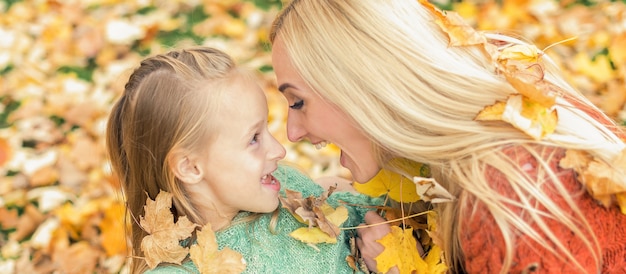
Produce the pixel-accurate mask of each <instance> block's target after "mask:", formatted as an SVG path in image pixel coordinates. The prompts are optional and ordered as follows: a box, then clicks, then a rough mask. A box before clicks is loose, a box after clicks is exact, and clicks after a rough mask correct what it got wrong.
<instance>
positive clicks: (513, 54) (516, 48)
mask: <svg viewBox="0 0 626 274" xmlns="http://www.w3.org/2000/svg"><path fill="white" fill-rule="evenodd" d="M541 55H542V54H541V52H540V51H539V49H538V48H537V47H536V46H534V45H513V46H510V47H506V48H504V49H502V51H501V52H500V54H499V55H498V61H500V62H506V61H508V60H516V61H520V62H527V63H529V64H532V63H537V62H538V61H539V58H541Z"/></svg>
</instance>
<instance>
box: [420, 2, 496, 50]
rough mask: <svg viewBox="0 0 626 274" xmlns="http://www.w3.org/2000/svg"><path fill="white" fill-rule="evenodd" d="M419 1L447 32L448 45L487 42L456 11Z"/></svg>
mask: <svg viewBox="0 0 626 274" xmlns="http://www.w3.org/2000/svg"><path fill="white" fill-rule="evenodd" d="M419 2H420V3H421V4H422V5H424V6H425V7H426V8H427V9H428V10H430V11H431V12H432V13H433V14H434V15H435V16H436V17H437V20H436V21H435V22H436V23H437V25H439V26H440V27H441V29H443V31H444V32H446V33H447V34H448V37H449V38H450V43H449V45H450V46H469V45H480V44H485V43H486V42H487V40H486V39H485V36H483V35H482V34H480V33H478V32H477V31H476V30H475V29H474V28H473V27H472V26H470V25H469V24H468V23H467V22H466V21H465V18H463V17H461V16H460V15H459V14H458V13H456V12H454V11H441V10H440V9H439V8H437V7H435V6H434V5H433V4H431V3H430V2H428V1H426V0H420V1H419Z"/></svg>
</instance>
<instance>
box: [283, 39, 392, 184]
mask: <svg viewBox="0 0 626 274" xmlns="http://www.w3.org/2000/svg"><path fill="white" fill-rule="evenodd" d="M272 64H273V66H274V71H275V72H276V78H277V82H278V89H279V90H280V92H281V93H282V94H283V96H285V98H286V99H287V102H288V103H289V110H288V118H287V136H288V137H289V140H290V141H292V142H297V141H301V140H303V139H308V140H309V141H310V142H311V143H312V144H314V145H315V146H316V147H322V146H324V145H325V144H327V143H333V144H335V145H336V146H338V147H339V148H340V149H341V158H340V163H341V165H342V166H344V167H346V168H347V169H349V170H350V172H351V173H352V177H353V178H354V180H356V181H357V182H359V183H365V182H367V181H369V180H370V179H371V178H373V177H374V176H375V175H376V174H377V173H378V171H379V169H380V168H379V167H378V163H377V161H376V158H375V156H374V153H373V149H372V142H371V141H370V140H369V138H367V137H366V136H365V134H364V133H363V131H362V130H361V129H360V128H359V127H357V126H356V123H355V122H354V121H353V120H352V119H350V117H348V115H347V114H346V113H344V112H343V111H342V110H340V109H339V108H338V107H337V106H336V105H334V104H332V103H331V102H329V101H327V100H326V99H325V98H322V97H321V96H319V95H318V94H317V93H316V92H314V91H313V90H311V88H310V87H309V86H308V85H307V84H306V82H305V81H304V79H302V77H300V75H299V74H298V72H297V71H296V68H295V67H294V66H293V64H292V63H291V60H290V57H289V55H288V54H287V51H286V49H285V47H284V44H283V42H282V40H281V39H280V36H277V37H276V40H275V42H274V45H273V48H272Z"/></svg>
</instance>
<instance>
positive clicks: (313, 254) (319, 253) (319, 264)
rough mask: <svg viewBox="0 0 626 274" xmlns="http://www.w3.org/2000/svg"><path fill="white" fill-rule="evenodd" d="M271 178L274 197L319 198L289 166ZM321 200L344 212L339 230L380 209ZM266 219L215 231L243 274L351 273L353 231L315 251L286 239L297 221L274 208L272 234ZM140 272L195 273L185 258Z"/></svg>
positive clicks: (354, 200)
mask: <svg viewBox="0 0 626 274" xmlns="http://www.w3.org/2000/svg"><path fill="white" fill-rule="evenodd" d="M273 175H274V176H275V177H276V178H277V179H278V180H279V181H280V182H281V191H280V192H281V193H280V195H282V196H283V197H284V196H285V188H288V189H290V190H295V191H299V192H301V193H302V197H303V198H306V197H309V196H311V195H313V196H315V197H319V196H320V195H321V194H322V193H323V192H324V191H325V190H324V189H322V187H321V186H320V185H318V184H316V183H315V182H314V181H312V180H311V179H310V178H309V177H307V176H305V175H304V174H302V173H301V172H299V171H298V170H296V169H294V168H291V167H287V166H280V167H279V169H278V170H277V171H276V172H274V174H273ZM234 191H236V190H234ZM326 201H327V202H328V204H329V205H331V206H332V207H337V206H339V205H343V206H345V207H346V208H347V209H348V213H349V217H348V219H347V220H346V221H345V222H344V223H343V224H342V225H341V227H355V226H357V225H359V224H360V223H364V220H363V217H364V215H365V213H366V212H367V211H369V210H373V208H370V207H368V206H367V205H380V204H382V202H383V201H382V199H380V198H370V197H367V196H365V195H361V194H354V193H349V192H334V193H333V194H332V195H331V196H330V197H328V199H327V200H326ZM344 202H345V204H344ZM247 215H248V213H240V214H239V215H238V216H236V217H235V220H236V219H238V218H242V217H245V216H247ZM270 219H271V216H270V214H264V215H263V216H261V217H260V218H259V219H257V220H255V221H253V222H248V223H239V224H235V225H234V226H231V227H229V228H227V229H225V230H221V231H218V232H216V234H215V235H216V238H217V242H218V246H219V247H218V248H219V249H220V250H221V249H223V248H224V247H229V248H230V249H233V250H235V251H237V252H239V253H240V254H242V256H243V258H244V259H245V260H246V269H245V271H244V272H243V273H290V274H294V273H296V274H297V273H354V271H353V270H352V268H350V266H349V265H348V263H347V261H346V257H348V256H349V255H350V244H349V240H350V238H351V237H352V236H353V235H356V230H353V229H350V230H342V231H341V234H340V235H339V236H338V238H337V243H336V244H328V243H321V244H317V245H316V248H317V249H318V250H316V248H313V247H311V246H309V245H307V244H305V243H303V242H300V241H298V240H296V239H294V238H292V237H291V236H289V233H291V232H292V231H294V230H296V229H297V228H300V227H306V226H307V225H305V224H302V223H300V222H298V221H297V220H296V219H295V218H294V217H293V216H292V215H291V213H289V211H287V210H286V209H284V208H281V209H280V213H279V216H278V224H277V226H276V234H272V233H271V232H270V230H269V222H270ZM145 273H168V274H169V273H175V274H177V273H181V274H182V273H185V274H187V273H199V272H198V269H197V267H196V266H195V265H194V264H193V262H192V261H191V260H186V261H184V263H183V264H182V266H178V265H160V266H158V267H156V268H155V269H153V270H150V271H147V272H145ZM357 273H359V272H357Z"/></svg>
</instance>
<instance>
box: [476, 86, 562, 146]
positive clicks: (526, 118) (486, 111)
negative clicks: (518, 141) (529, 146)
mask: <svg viewBox="0 0 626 274" xmlns="http://www.w3.org/2000/svg"><path fill="white" fill-rule="evenodd" d="M474 119H475V120H477V121H493V120H502V121H505V122H507V123H509V124H511V125H513V126H514V127H515V128H517V129H519V130H521V131H523V132H524V133H526V134H528V135H529V136H531V137H533V138H534V139H535V140H539V139H541V138H543V137H544V136H546V135H548V134H551V133H553V132H554V130H555V129H556V126H557V123H558V115H557V112H556V110H555V109H552V108H546V107H545V106H543V105H542V104H539V103H536V102H534V101H531V100H529V99H528V98H527V97H525V96H523V95H519V94H516V95H510V96H509V98H508V99H507V101H506V103H503V102H496V103H495V104H493V105H491V106H487V107H485V108H483V110H481V111H480V112H479V113H478V115H477V116H476V118H474Z"/></svg>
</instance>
